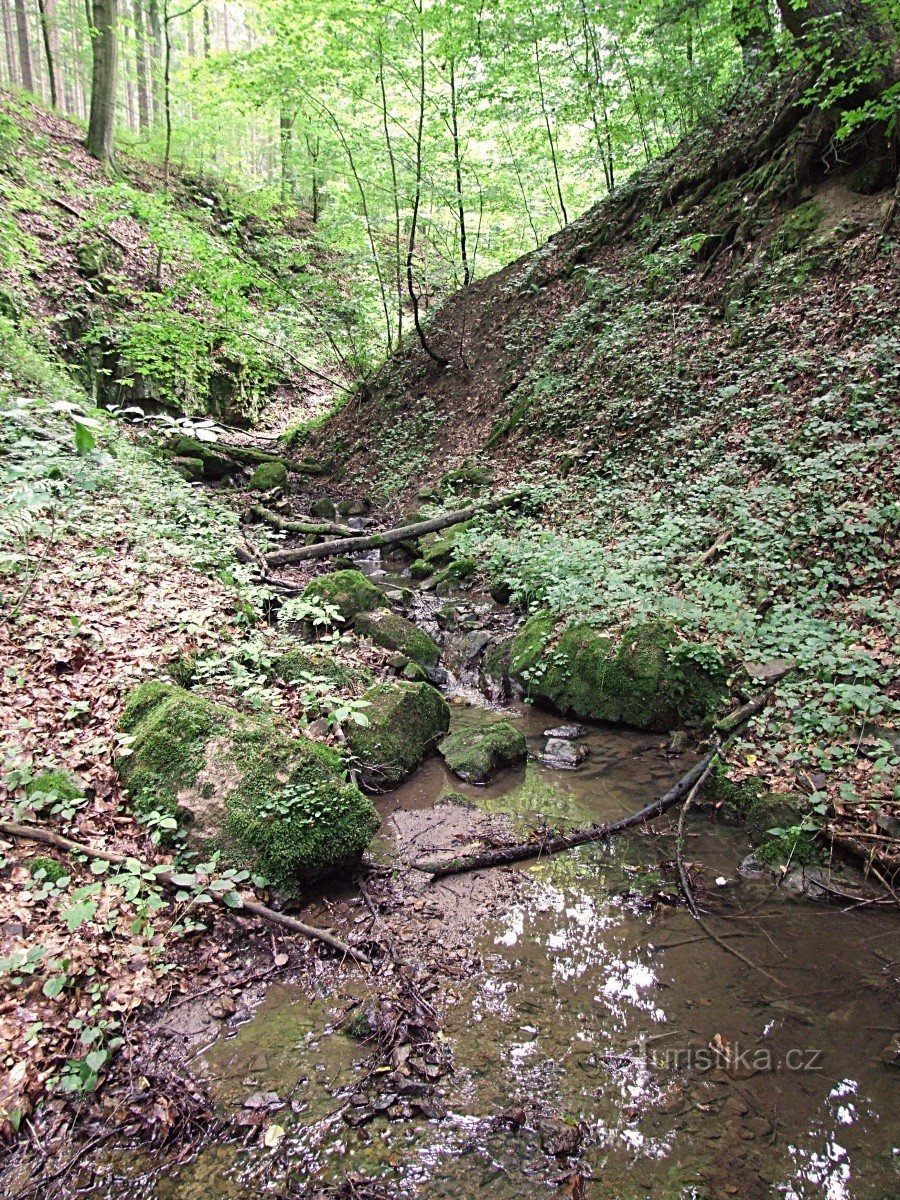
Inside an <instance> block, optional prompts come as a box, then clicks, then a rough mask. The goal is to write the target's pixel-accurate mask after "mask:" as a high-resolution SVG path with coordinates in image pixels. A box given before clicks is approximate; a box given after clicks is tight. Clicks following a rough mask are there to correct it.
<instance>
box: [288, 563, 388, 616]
mask: <svg viewBox="0 0 900 1200" xmlns="http://www.w3.org/2000/svg"><path fill="white" fill-rule="evenodd" d="M303 599H304V600H309V601H311V602H312V603H314V604H333V605H334V607H335V608H336V609H337V610H338V611H339V613H340V614H341V617H342V618H343V620H344V621H345V622H346V623H347V624H348V625H349V624H351V623H352V622H353V621H354V620H355V618H356V617H357V616H359V614H360V613H364V612H374V611H375V610H376V609H378V608H387V607H388V603H387V601H386V600H385V598H384V596H383V595H382V594H381V591H380V589H379V588H377V587H376V586H375V584H374V583H372V582H371V580H369V579H366V577H365V575H363V573H362V571H356V570H347V571H332V572H331V574H330V575H319V576H317V578H315V579H313V580H312V581H311V582H310V583H309V584H307V586H306V588H305V589H304V592H303Z"/></svg>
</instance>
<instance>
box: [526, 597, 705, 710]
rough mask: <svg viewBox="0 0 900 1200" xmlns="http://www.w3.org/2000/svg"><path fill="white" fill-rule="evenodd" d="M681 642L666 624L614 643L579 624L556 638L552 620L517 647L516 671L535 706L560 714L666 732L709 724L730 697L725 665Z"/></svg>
mask: <svg viewBox="0 0 900 1200" xmlns="http://www.w3.org/2000/svg"><path fill="white" fill-rule="evenodd" d="M697 651H698V647H696V646H690V645H688V644H686V643H684V642H682V640H681V639H680V638H679V636H678V633H677V630H675V628H674V627H673V626H671V625H670V624H668V623H667V622H664V621H648V622H643V623H639V624H635V625H632V626H631V627H630V628H628V629H626V630H624V631H623V632H620V633H617V634H616V635H615V636H611V635H608V634H603V633H598V632H597V630H596V629H594V628H592V627H591V626H589V625H582V624H573V625H569V626H567V627H566V628H564V629H563V631H562V633H561V634H560V635H559V636H558V637H556V638H554V620H553V618H552V617H551V616H550V615H549V614H547V613H538V614H537V615H536V616H534V617H532V618H530V619H529V620H528V621H527V622H526V623H525V625H524V627H523V629H522V631H521V632H520V633H519V634H518V636H517V637H516V639H515V641H514V642H513V647H512V653H511V657H510V672H511V674H512V676H513V678H515V679H517V680H518V681H519V682H520V683H521V684H522V685H523V687H524V688H525V690H526V693H527V694H528V695H529V696H531V697H532V698H534V699H536V700H541V701H544V702H545V703H548V704H551V705H552V706H553V707H554V708H556V709H557V710H558V711H559V712H561V713H564V714H568V713H573V714H575V715H576V716H579V717H587V718H589V719H593V720H598V721H611V722H613V723H616V724H624V725H632V726H634V727H635V728H636V729H651V730H654V731H665V730H668V729H674V728H676V727H677V726H680V725H682V724H684V723H685V722H686V721H696V720H703V719H705V718H707V717H709V716H710V715H711V714H712V713H713V712H714V711H715V709H716V707H717V706H718V705H719V704H720V703H721V701H722V699H723V696H724V693H725V678H726V675H727V670H726V667H725V664H724V663H722V662H721V661H719V659H718V658H717V656H716V654H715V653H714V652H712V651H709V650H707V652H706V653H704V654H702V655H701V654H699V653H698V652H697Z"/></svg>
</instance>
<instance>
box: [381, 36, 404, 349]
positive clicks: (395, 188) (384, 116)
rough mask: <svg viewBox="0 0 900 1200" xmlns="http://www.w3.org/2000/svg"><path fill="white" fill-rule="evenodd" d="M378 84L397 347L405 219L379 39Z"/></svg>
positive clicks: (400, 327) (400, 326) (400, 330)
mask: <svg viewBox="0 0 900 1200" xmlns="http://www.w3.org/2000/svg"><path fill="white" fill-rule="evenodd" d="M378 83H379V85H380V88H381V126H382V129H383V130H384V144H385V148H386V150H387V156H388V162H389V164H390V168H391V191H392V194H393V195H392V198H393V204H394V287H395V289H396V292H397V345H398V346H399V345H401V344H402V342H403V251H402V241H403V237H402V231H403V218H402V217H401V215H400V185H399V183H398V182H397V159H396V156H395V154H394V143H393V141H392V139H391V129H390V124H389V121H388V98H387V85H386V84H385V82H384V46H383V44H382V41H381V38H379V39H378Z"/></svg>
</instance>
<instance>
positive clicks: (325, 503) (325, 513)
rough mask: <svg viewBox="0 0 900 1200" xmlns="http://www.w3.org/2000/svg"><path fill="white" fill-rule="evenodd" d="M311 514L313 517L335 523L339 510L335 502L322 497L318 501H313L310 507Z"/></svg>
mask: <svg viewBox="0 0 900 1200" xmlns="http://www.w3.org/2000/svg"><path fill="white" fill-rule="evenodd" d="M309 513H310V516H312V517H320V518H321V519H322V520H324V521H333V520H334V519H335V517H336V516H337V515H338V510H337V509H336V508H335V506H334V501H333V500H329V499H328V498H327V496H320V497H319V499H318V500H313V502H312V504H310V506H309Z"/></svg>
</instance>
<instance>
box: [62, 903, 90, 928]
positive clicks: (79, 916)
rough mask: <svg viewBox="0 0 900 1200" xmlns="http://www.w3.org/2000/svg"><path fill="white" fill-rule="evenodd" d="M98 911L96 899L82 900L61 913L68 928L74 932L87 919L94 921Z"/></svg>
mask: <svg viewBox="0 0 900 1200" xmlns="http://www.w3.org/2000/svg"><path fill="white" fill-rule="evenodd" d="M96 913H97V902H96V900H82V901H81V902H80V903H78V904H73V905H72V907H71V908H67V909H66V910H65V911H64V912H63V913H61V914H60V915H61V916H62V919H63V920H64V921H65V923H66V928H67V929H68V930H69V933H74V932H75V930H76V929H78V928H79V927H80V926H82V925H84V923H85V922H86V921H92V920H93V919H94V917H95V916H96Z"/></svg>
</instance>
